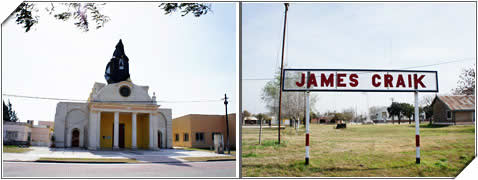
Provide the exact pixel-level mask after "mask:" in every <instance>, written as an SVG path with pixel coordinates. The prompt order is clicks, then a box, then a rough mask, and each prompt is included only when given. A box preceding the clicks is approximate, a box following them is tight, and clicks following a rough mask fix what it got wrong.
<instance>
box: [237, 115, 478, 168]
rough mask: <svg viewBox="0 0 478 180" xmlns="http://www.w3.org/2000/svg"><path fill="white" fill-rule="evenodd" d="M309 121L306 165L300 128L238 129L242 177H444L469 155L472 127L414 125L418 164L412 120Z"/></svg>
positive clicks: (302, 135) (471, 151)
mask: <svg viewBox="0 0 478 180" xmlns="http://www.w3.org/2000/svg"><path fill="white" fill-rule="evenodd" d="M333 127H334V126H332V125H316V124H313V125H311V139H310V140H311V142H310V146H311V153H310V158H311V159H310V161H311V164H310V165H309V166H304V165H303V164H304V156H305V135H304V129H303V128H302V129H300V130H299V131H298V132H296V131H295V130H294V129H292V128H287V129H285V130H283V131H282V139H281V140H283V142H282V143H281V145H277V144H276V142H277V129H263V137H264V139H263V143H262V145H258V133H259V130H258V129H246V128H245V129H243V131H242V132H243V135H242V158H243V159H242V173H243V176H245V177H248V176H313V177H317V176H341V177H357V176H381V177H383V176H386V177H397V176H400V177H403V176H410V177H416V176H435V177H437V176H441V177H443V176H446V177H454V176H456V175H458V174H459V172H461V170H462V169H463V168H464V167H465V166H466V165H467V164H468V163H469V162H471V160H472V159H473V158H474V151H475V150H474V126H449V127H427V126H423V127H422V128H420V134H421V155H422V163H421V164H420V165H416V164H415V128H414V126H413V125H408V124H402V125H351V126H348V127H347V129H334V128H333Z"/></svg>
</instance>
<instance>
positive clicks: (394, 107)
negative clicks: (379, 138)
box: [387, 102, 403, 124]
mask: <svg viewBox="0 0 478 180" xmlns="http://www.w3.org/2000/svg"><path fill="white" fill-rule="evenodd" d="M387 111H388V114H389V115H390V117H391V118H392V121H393V118H394V117H395V116H397V117H398V124H400V120H401V119H402V114H403V108H402V106H401V105H400V103H398V102H393V103H392V104H391V105H390V107H388V108H387Z"/></svg>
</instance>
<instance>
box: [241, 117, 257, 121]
mask: <svg viewBox="0 0 478 180" xmlns="http://www.w3.org/2000/svg"><path fill="white" fill-rule="evenodd" d="M244 120H252V121H257V118H256V117H254V116H248V117H245V118H244Z"/></svg>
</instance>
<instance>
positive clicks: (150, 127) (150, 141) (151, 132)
mask: <svg viewBox="0 0 478 180" xmlns="http://www.w3.org/2000/svg"><path fill="white" fill-rule="evenodd" d="M153 140H154V133H153V113H149V149H153V142H154V141H153Z"/></svg>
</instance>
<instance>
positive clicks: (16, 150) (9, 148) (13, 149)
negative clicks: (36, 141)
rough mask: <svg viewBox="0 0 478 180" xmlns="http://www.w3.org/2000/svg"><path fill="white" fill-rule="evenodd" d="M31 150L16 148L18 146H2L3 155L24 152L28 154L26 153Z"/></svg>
mask: <svg viewBox="0 0 478 180" xmlns="http://www.w3.org/2000/svg"><path fill="white" fill-rule="evenodd" d="M31 150H33V149H31V148H21V147H18V146H13V145H11V146H3V152H4V153H24V152H28V151H31Z"/></svg>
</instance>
